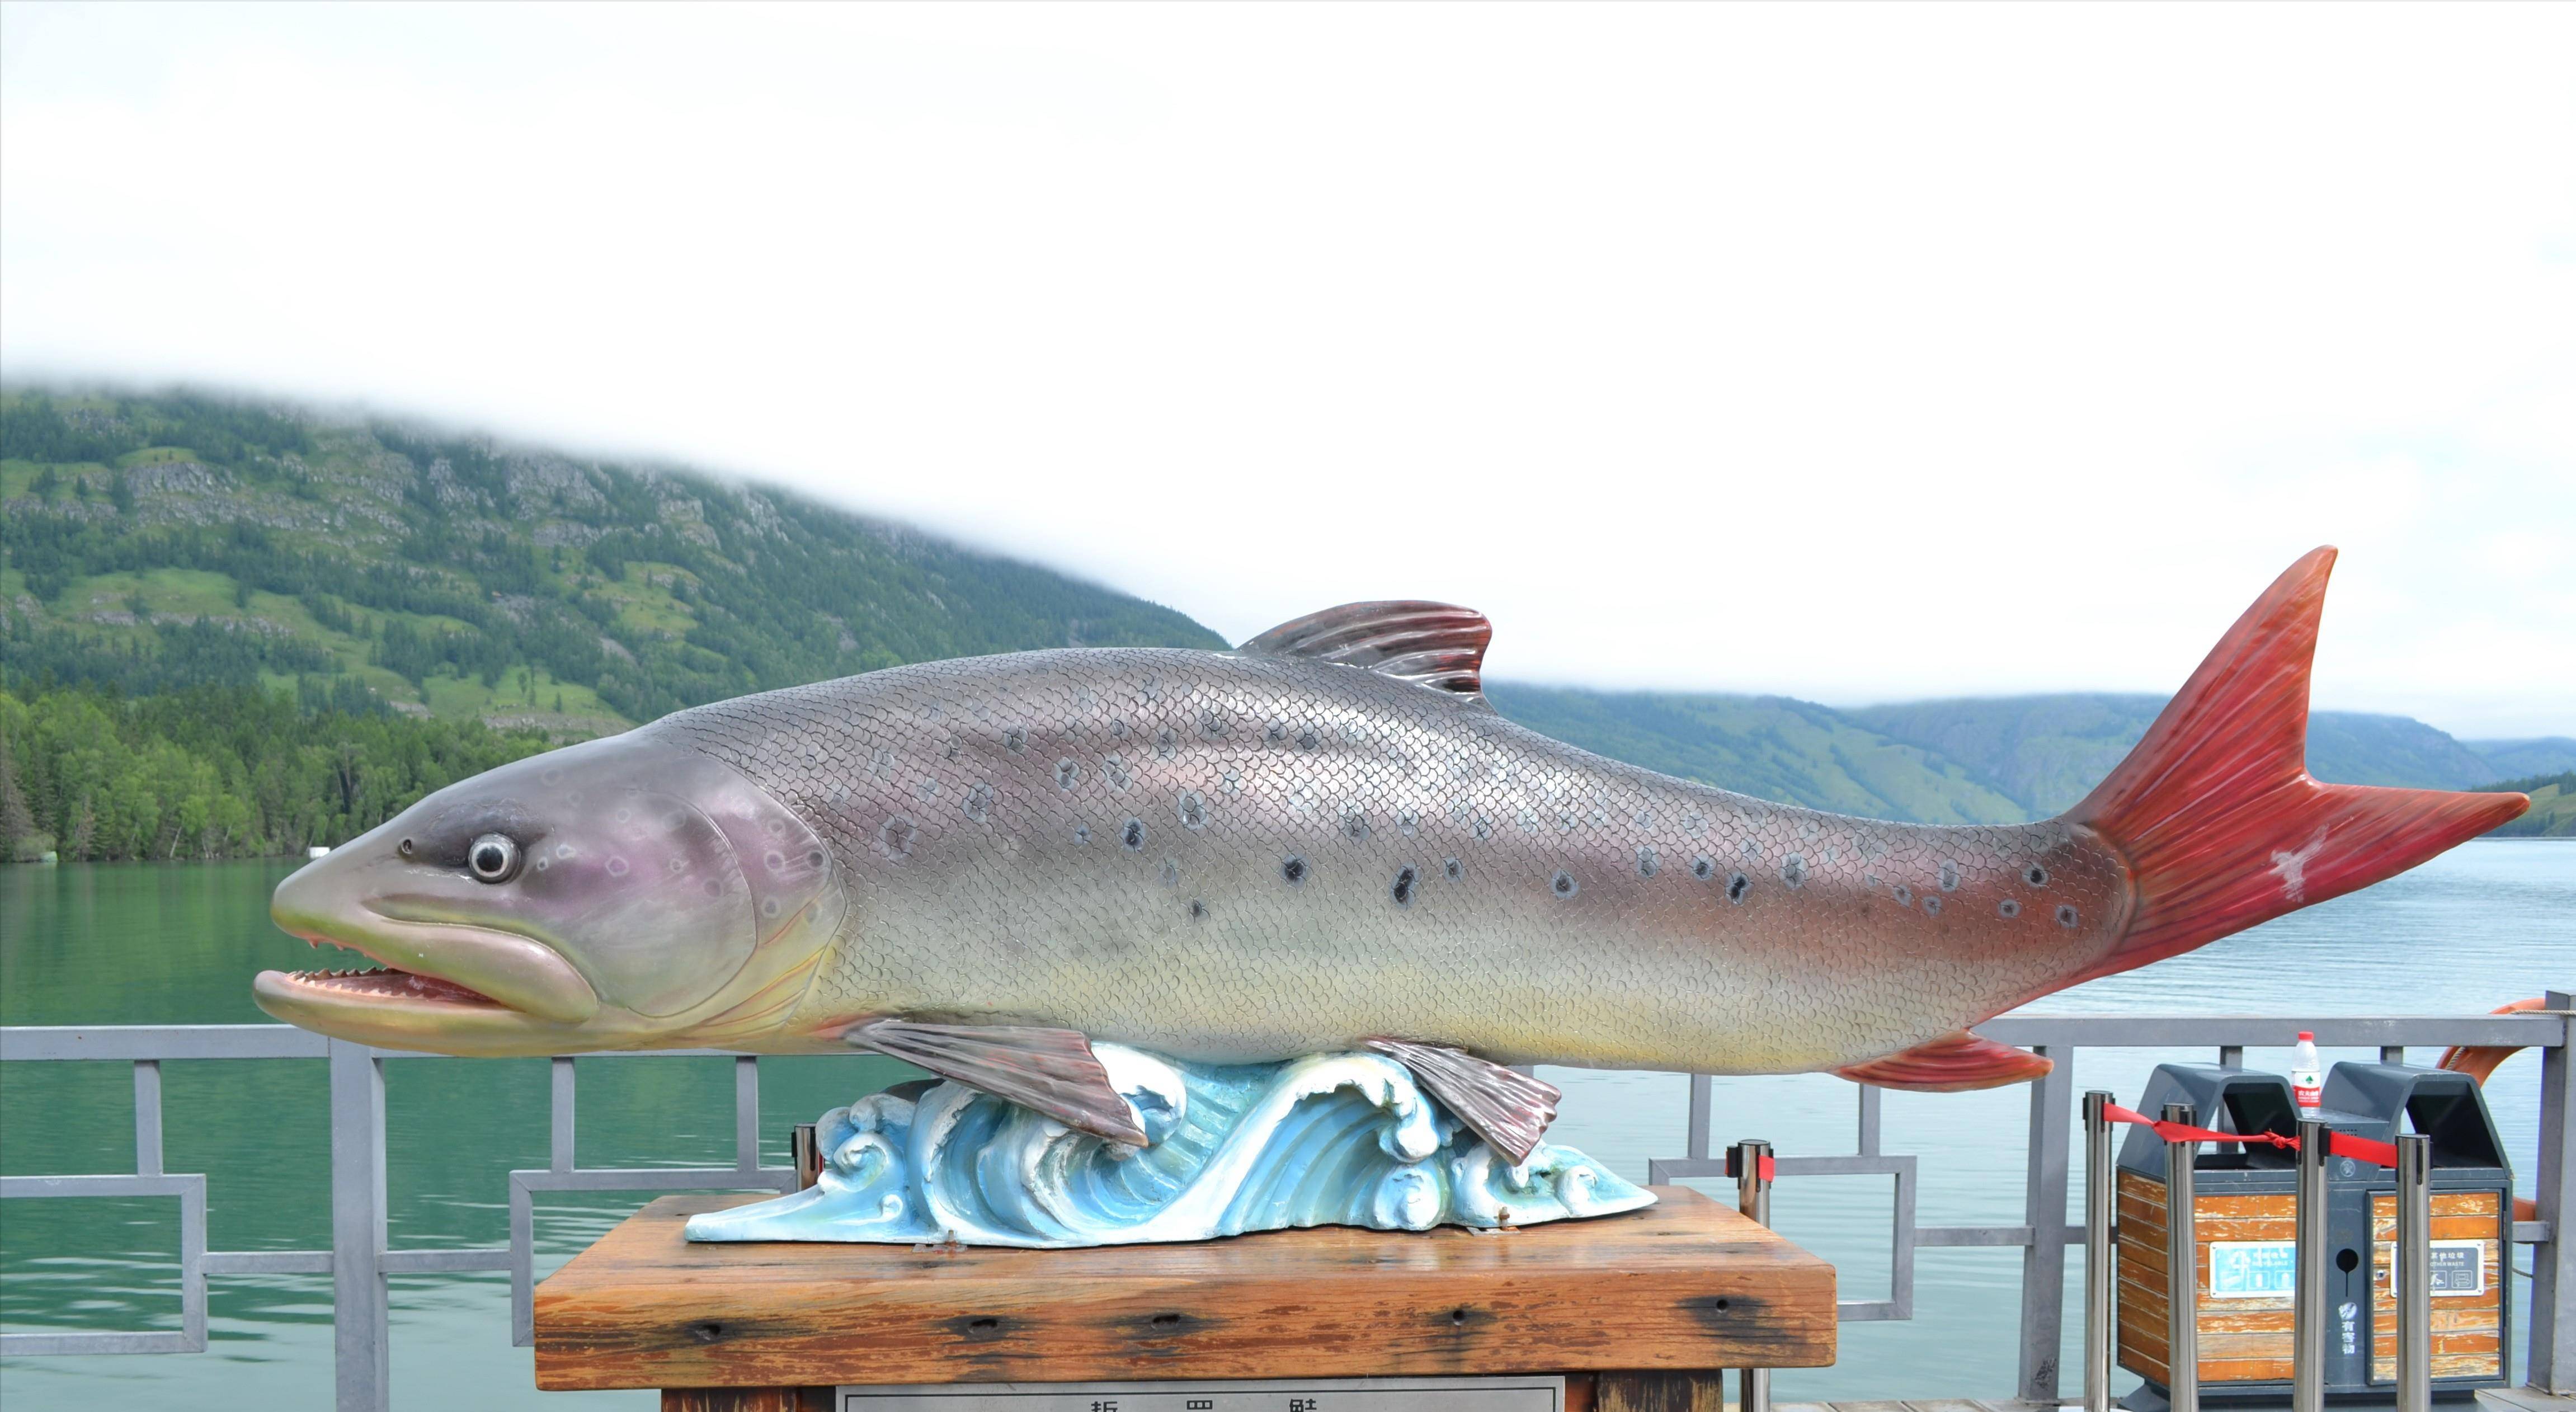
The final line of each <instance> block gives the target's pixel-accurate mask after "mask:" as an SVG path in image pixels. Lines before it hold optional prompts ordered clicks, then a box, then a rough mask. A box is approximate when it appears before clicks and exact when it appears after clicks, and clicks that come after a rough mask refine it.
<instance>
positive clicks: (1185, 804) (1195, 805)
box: [1180, 790, 1207, 829]
mask: <svg viewBox="0 0 2576 1412" xmlns="http://www.w3.org/2000/svg"><path fill="white" fill-rule="evenodd" d="M1180 814H1181V826H1182V827H1183V828H1188V829H1203V828H1206V827H1207V801H1206V800H1203V799H1201V798H1199V793H1198V791H1197V790H1190V791H1188V792H1186V793H1184V794H1182V795H1181V804H1180Z"/></svg>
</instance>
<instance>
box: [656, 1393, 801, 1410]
mask: <svg viewBox="0 0 2576 1412" xmlns="http://www.w3.org/2000/svg"><path fill="white" fill-rule="evenodd" d="M662 1412H832V1390H831V1389H830V1388H827V1387H807V1388H795V1387H676V1388H664V1389H663V1390H662Z"/></svg>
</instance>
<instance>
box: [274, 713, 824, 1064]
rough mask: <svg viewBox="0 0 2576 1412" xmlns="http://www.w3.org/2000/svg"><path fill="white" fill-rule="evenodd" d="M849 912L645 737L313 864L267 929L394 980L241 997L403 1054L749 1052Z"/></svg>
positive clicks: (805, 838) (810, 843)
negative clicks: (336, 949)
mask: <svg viewBox="0 0 2576 1412" xmlns="http://www.w3.org/2000/svg"><path fill="white" fill-rule="evenodd" d="M844 907H845V904H844V900H843V894H842V890H841V884H840V879H839V877H838V872H837V869H836V867H835V864H834V862H833V860H832V855H831V850H830V849H829V848H827V847H825V846H824V844H823V841H822V840H821V839H820V838H818V837H817V836H816V835H815V833H814V831H813V830H812V829H811V828H810V827H808V826H807V825H806V823H805V822H804V820H802V819H801V818H799V817H798V816H797V815H796V813H795V812H794V811H792V810H790V809H789V808H787V807H786V806H785V805H783V804H781V803H779V802H778V801H777V800H776V799H773V798H772V797H771V796H770V795H769V794H768V793H767V792H766V791H764V790H762V789H761V788H760V787H759V786H758V785H756V784H754V783H753V782H752V781H751V780H750V779H748V778H746V777H745V776H744V775H742V774H741V773H740V772H739V771H737V770H735V769H733V768H732V767H731V766H729V765H726V764H724V763H722V762H720V761H718V760H715V759H713V758H712V757H709V756H707V755H705V754H702V753H700V752H698V751H696V750H692V749H689V748H688V747H686V746H684V745H679V744H675V743H671V742H667V741H664V740H660V739H656V738H655V737H654V734H653V733H652V732H651V731H650V730H649V729H648V730H643V731H635V732H630V733H628V734H626V735H620V736H612V737H609V738H607V739H604V740H595V741H590V742H587V743H585V744H581V745H575V746H571V747H568V748H566V749H562V750H558V751H554V752H551V753H549V754H545V755H538V756H533V757H530V758H529V759H525V760H521V761H517V762H515V763H513V764H508V765H504V766H502V767H500V768H499V769H495V770H491V771H488V772H486V773H484V774H480V775H476V776H474V777H473V778H471V779H467V780H463V781H460V782H458V783H456V784H453V785H450V786H448V787H447V788H445V789H442V790H439V791H438V792H437V793H435V794H432V795H430V796H429V797H427V798H425V799H423V800H421V801H420V802H419V803H417V804H415V805H413V806H411V807H410V808H408V809H405V810H404V811H402V812H401V813H399V814H397V815H395V816H394V817H393V818H392V819H390V820H388V821H387V822H386V823H385V824H384V825H383V826H381V827H379V828H376V829H374V830H372V831H370V832H368V833H366V834H363V835H361V836H359V837H358V838H356V839H353V840H351V841H350V842H348V843H346V844H343V845H342V846H340V847H339V848H336V849H334V850H332V851H331V852H330V853H329V854H328V855H327V856H325V857H322V858H320V859H317V860H315V861H314V862H312V863H310V864H308V865H306V866H305V867H304V868H303V869H301V870H299V871H298V872H296V873H295V874H294V875H293V876H291V877H289V878H287V879H286V881H284V882H282V883H280V884H279V885H278V888H277V893H276V895H275V897H274V899H273V900H272V902H271V904H270V915H271V916H272V917H274V918H275V919H276V921H277V924H278V925H279V926H280V927H283V928H284V929H286V930H287V931H288V932H290V933H292V934H294V935H296V936H300V937H304V938H306V939H307V940H310V941H315V942H324V941H327V942H330V943H332V944H333V945H336V946H343V947H347V948H349V949H351V950H354V951H358V952H361V953H363V954H364V955H366V956H367V957H368V958H369V959H370V960H373V961H375V962H377V963H378V964H379V965H382V966H384V967H386V968H387V969H385V970H382V971H365V972H358V973H354V974H351V973H332V972H302V973H289V972H281V971H263V972H261V973H260V975H259V978H258V979H257V981H256V982H254V985H253V991H254V994H255V996H256V998H257V1000H258V1002H259V1005H260V1008H261V1009H263V1010H265V1011H267V1012H268V1013H269V1014H271V1015H274V1016H276V1017H277V1018H279V1019H281V1020H285V1021H288V1022H289V1023H292V1024H296V1025H301V1026H303V1027H304V1028H306V1029H311V1030H318V1031H320V1032H322V1033H324V1034H327V1035H333V1036H336V1037H338V1038H342V1039H350V1040H358V1041H362V1042H364V1043H368V1044H375V1045H383V1046H388V1047H391V1048H398V1049H423V1050H432V1051H436V1052H440V1053H449V1054H487V1055H489V1054H558V1053H565V1052H569V1051H575V1050H585V1049H640V1048H672V1047H684V1046H688V1045H697V1044H708V1045H716V1044H739V1043H743V1042H746V1041H757V1040H758V1039H760V1038H762V1037H763V1036H764V1035H765V1034H767V1033H768V1032H769V1031H771V1030H774V1029H775V1028H776V1027H777V1026H779V1025H780V1024H782V1023H783V1022H784V1021H785V1019H786V1017H787V1015H788V1013H789V1012H790V1011H792V1010H793V1008H794V1006H795V1002H796V1001H797V1000H798V999H799V998H800V997H801V995H802V992H803V990H804V987H805V983H806V981H807V980H808V979H810V976H811V974H812V970H813V968H814V966H815V964H816V962H817V961H818V960H819V958H820V957H821V955H822V953H823V951H824V950H825V948H826V947H828V945H829V944H830V942H831V939H832V936H833V933H834V932H835V930H836V929H837V928H838V927H839V925H840V920H841V916H842V913H843V910H844Z"/></svg>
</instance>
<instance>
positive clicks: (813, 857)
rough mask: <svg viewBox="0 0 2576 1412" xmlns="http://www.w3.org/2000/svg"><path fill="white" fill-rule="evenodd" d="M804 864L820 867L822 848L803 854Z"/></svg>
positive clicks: (821, 863) (821, 864)
mask: <svg viewBox="0 0 2576 1412" xmlns="http://www.w3.org/2000/svg"><path fill="white" fill-rule="evenodd" d="M671 861H673V862H675V863H676V862H678V861H679V860H678V859H676V858H674V859H672V860H671ZM805 866H806V867H809V868H819V867H822V866H823V850H822V849H819V848H817V849H815V850H813V851H812V852H810V853H807V854H806V855H805Z"/></svg>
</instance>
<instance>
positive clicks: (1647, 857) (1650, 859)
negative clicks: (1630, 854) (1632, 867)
mask: <svg viewBox="0 0 2576 1412" xmlns="http://www.w3.org/2000/svg"><path fill="white" fill-rule="evenodd" d="M1663 866H1664V865H1663V860H1661V859H1659V858H1657V857H1656V856H1655V850H1653V849H1651V848H1640V849H1638V850H1637V876H1639V877H1641V878H1651V877H1653V876H1654V875H1655V873H1656V870H1658V869H1660V868H1662V867H1663Z"/></svg>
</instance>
